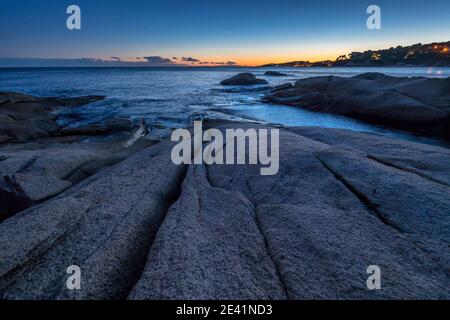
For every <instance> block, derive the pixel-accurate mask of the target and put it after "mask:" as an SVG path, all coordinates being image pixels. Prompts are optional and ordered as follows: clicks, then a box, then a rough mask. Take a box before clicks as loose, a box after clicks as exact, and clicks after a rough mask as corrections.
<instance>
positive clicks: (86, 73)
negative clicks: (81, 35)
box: [0, 67, 450, 147]
mask: <svg viewBox="0 0 450 320" xmlns="http://www.w3.org/2000/svg"><path fill="white" fill-rule="evenodd" d="M268 70H276V71H279V72H282V73H286V74H287V76H283V77H268V76H264V73H265V72H266V71H268ZM240 72H252V73H253V74H255V75H256V76H257V77H258V78H264V79H266V80H267V81H268V82H269V85H259V86H250V87H238V86H237V87H223V86H221V85H220V82H221V81H222V80H224V79H226V78H229V77H231V76H233V75H235V74H237V73H240ZM365 72H381V73H384V74H387V75H392V76H410V77H413V76H424V77H433V78H446V77H450V68H422V67H414V68H409V67H396V68H344V67H340V68H276V69H274V68H271V69H267V68H208V67H205V68H203V67H193V68H31V69H0V91H13V92H21V93H26V94H30V95H35V96H39V97H42V96H67V97H75V96H82V95H103V96H106V98H105V99H104V100H102V101H98V102H95V103H91V104H89V105H86V106H83V107H80V108H76V109H71V108H69V109H66V110H64V109H62V110H60V111H58V113H59V122H60V123H61V124H62V125H66V126H80V125H88V124H91V123H97V122H102V121H105V120H106V119H109V118H112V117H116V118H117V117H119V118H127V119H131V120H133V121H137V120H139V119H142V118H143V119H145V121H146V123H147V124H148V125H149V126H150V127H158V128H161V127H164V128H180V127H185V126H187V125H189V124H190V121H192V119H195V118H217V119H229V120H239V121H248V122H255V121H256V122H261V123H269V124H280V125H285V126H319V127H326V128H344V129H350V130H355V131H363V132H374V133H380V134H384V135H388V136H392V137H397V138H400V139H406V140H411V141H416V142H421V143H428V144H434V145H441V146H446V147H449V142H448V141H446V140H444V139H441V138H438V137H430V136H425V135H421V134H417V133H415V134H413V133H410V132H407V131H403V130H394V129H391V128H386V127H383V126H381V125H374V124H370V123H367V122H364V121H360V120H356V119H352V118H348V117H344V116H339V115H333V114H326V113H319V112H311V111H308V110H304V109H301V108H297V107H290V106H279V105H273V104H267V103H263V102H262V101H261V99H262V97H263V96H264V94H265V93H266V92H267V89H268V86H275V85H279V84H283V83H286V82H292V83H293V82H295V81H297V80H299V79H304V78H308V77H315V76H327V75H337V76H342V77H351V76H354V75H357V74H361V73H365Z"/></svg>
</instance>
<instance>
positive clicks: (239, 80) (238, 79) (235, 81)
mask: <svg viewBox="0 0 450 320" xmlns="http://www.w3.org/2000/svg"><path fill="white" fill-rule="evenodd" d="M267 83H268V82H267V81H266V80H264V79H258V78H256V76H255V75H254V74H252V73H239V74H238V75H236V76H234V77H232V78H229V79H226V80H224V81H222V82H221V83H220V84H221V85H223V86H247V85H255V84H267Z"/></svg>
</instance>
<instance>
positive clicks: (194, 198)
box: [0, 121, 450, 299]
mask: <svg viewBox="0 0 450 320" xmlns="http://www.w3.org/2000/svg"><path fill="white" fill-rule="evenodd" d="M208 125H209V126H210V127H214V128H217V129H219V130H222V131H223V130H226V129H227V128H243V129H246V128H250V127H251V128H255V127H256V128H257V129H263V128H268V129H270V127H264V126H260V125H256V124H241V123H226V122H218V121H215V122H209V124H208ZM172 147H173V143H170V142H169V141H163V142H160V143H158V144H156V145H153V146H150V147H149V148H146V149H144V150H141V151H139V152H137V153H136V154H134V155H133V156H131V157H128V158H126V159H124V160H123V161H121V162H119V163H117V164H115V165H113V166H109V167H107V168H106V169H104V170H101V171H99V172H97V173H94V174H93V175H92V176H90V177H89V178H86V179H84V180H82V181H81V182H79V183H78V184H75V185H73V186H72V187H70V188H68V189H67V190H66V191H64V192H62V193H60V194H58V195H57V196H54V197H52V198H50V199H48V200H46V201H43V202H42V203H40V204H38V205H35V206H33V207H31V208H29V209H27V210H25V211H23V212H21V213H19V214H17V215H15V216H13V217H11V218H9V219H7V220H5V221H3V222H2V223H0V261H1V262H2V263H1V265H0V296H1V297H3V298H7V299H23V298H27V299H57V298H58V299H125V298H128V299H404V298H409V299H449V298H450V289H449V288H450V272H449V270H450V269H449V266H450V263H449V262H450V252H449V249H448V246H449V244H450V238H449V236H450V215H449V212H450V187H449V184H448V183H449V181H450V174H449V172H450V171H449V170H448V163H449V162H448V161H445V160H446V159H447V160H448V159H449V156H450V151H449V150H448V149H445V148H440V147H434V146H429V145H423V144H418V143H412V142H407V141H400V140H396V139H391V138H387V137H384V136H381V135H375V134H366V133H358V132H353V131H348V130H338V129H325V128H308V127H301V128H289V129H288V128H281V129H280V171H279V173H278V174H277V175H275V176H261V175H260V166H259V165H210V166H204V165H197V166H194V165H190V166H188V167H187V168H186V167H185V166H175V165H173V164H172V161H171V158H170V154H171V149H172ZM224 148H225V149H226V148H227V145H226V144H225V146H224ZM408 155H410V156H408ZM1 157H2V158H1V159H3V158H6V159H4V160H2V161H0V165H1V164H2V163H3V162H5V161H7V160H8V157H7V155H3V154H2V155H1ZM27 163H28V162H27V161H26V160H25V159H23V160H22V161H17V162H14V161H10V162H9V163H8V166H9V168H23V166H25V167H26V164H27ZM64 168H65V167H62V168H60V169H59V171H58V172H65V170H64ZM8 170H12V169H8ZM70 265H78V266H80V268H81V270H82V279H83V280H82V289H81V290H76V291H70V290H68V289H67V288H66V286H65V282H66V279H67V274H66V269H67V267H68V266H70ZM371 265H377V266H379V267H380V268H381V270H382V290H375V291H370V290H368V289H367V287H366V280H367V278H368V276H369V275H368V274H367V272H366V270H367V268H368V267H369V266H371Z"/></svg>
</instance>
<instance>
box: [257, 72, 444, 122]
mask: <svg viewBox="0 0 450 320" xmlns="http://www.w3.org/2000/svg"><path fill="white" fill-rule="evenodd" d="M265 100H266V101H269V102H272V103H278V104H285V105H292V106H298V107H303V108H307V109H310V110H314V111H321V112H329V113H336V114H342V115H346V116H351V117H356V118H362V119H365V120H367V121H372V122H382V123H386V124H390V123H394V124H395V123H396V124H404V125H410V126H412V125H414V126H415V128H416V129H417V128H420V127H417V125H423V126H427V125H428V126H431V125H434V124H448V123H450V78H447V79H430V78H423V77H415V78H400V77H390V76H386V75H384V74H381V73H365V74H361V75H358V76H355V77H351V78H344V77H337V76H325V77H314V78H308V79H302V80H299V81H297V82H296V83H295V85H294V87H293V88H288V89H286V90H279V91H276V92H272V93H270V94H269V95H267V96H266V97H265Z"/></svg>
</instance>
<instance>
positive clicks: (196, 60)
mask: <svg viewBox="0 0 450 320" xmlns="http://www.w3.org/2000/svg"><path fill="white" fill-rule="evenodd" d="M181 61H183V62H192V63H194V62H200V60H198V59H195V58H192V57H183V58H181Z"/></svg>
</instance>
